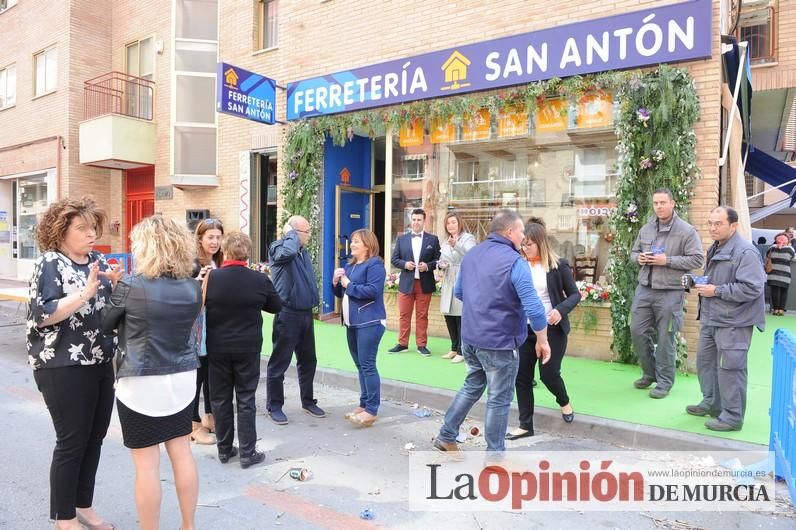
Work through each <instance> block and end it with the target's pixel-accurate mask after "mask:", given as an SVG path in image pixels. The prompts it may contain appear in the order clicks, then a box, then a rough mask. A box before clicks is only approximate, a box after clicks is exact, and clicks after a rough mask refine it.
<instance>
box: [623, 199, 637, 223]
mask: <svg viewBox="0 0 796 530" xmlns="http://www.w3.org/2000/svg"><path fill="white" fill-rule="evenodd" d="M625 219H627V220H628V221H629V222H631V223H637V222H638V206H636V205H635V204H631V205H630V206H628V207H627V210H626V211H625Z"/></svg>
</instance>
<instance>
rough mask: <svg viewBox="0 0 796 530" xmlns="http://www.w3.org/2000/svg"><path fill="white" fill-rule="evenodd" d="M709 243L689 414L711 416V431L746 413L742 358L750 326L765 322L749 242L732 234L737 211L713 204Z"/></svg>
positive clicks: (760, 281)
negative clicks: (696, 393)
mask: <svg viewBox="0 0 796 530" xmlns="http://www.w3.org/2000/svg"><path fill="white" fill-rule="evenodd" d="M708 219H709V220H708V226H709V229H710V237H711V238H712V239H713V241H714V243H713V244H712V245H711V246H710V248H709V249H708V252H707V259H706V265H705V277H703V278H700V280H705V281H704V282H703V281H700V283H697V284H694V285H693V288H694V289H696V291H697V293H699V309H698V313H697V319H698V320H699V322H700V323H701V324H702V328H701V329H700V331H699V347H698V352H697V374H698V376H699V388H700V390H701V391H702V401H701V402H700V403H699V404H698V405H689V406H688V407H686V412H688V414H691V415H692V416H713V418H714V419H710V420H708V421H707V422H705V427H707V428H708V429H710V430H711V431H722V432H726V431H740V430H741V428H742V427H743V419H744V414H745V413H746V383H747V378H746V376H747V371H746V359H747V355H748V354H749V345H750V344H751V343H752V331H753V330H754V328H755V327H757V328H758V329H759V330H760V331H763V329H764V327H765V303H764V300H763V297H764V293H765V292H764V288H765V285H766V274H765V271H764V270H763V262H762V260H761V259H760V254H759V253H758V252H757V249H756V248H755V246H754V245H753V244H752V243H751V242H750V241H747V240H745V239H744V238H743V237H741V235H740V234H738V232H737V230H738V212H736V211H735V210H734V209H733V208H730V207H729V206H719V207H718V208H715V209H714V210H713V211H712V212H711V213H710V217H709V218H708ZM689 283H691V282H689Z"/></svg>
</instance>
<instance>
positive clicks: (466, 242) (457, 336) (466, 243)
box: [437, 212, 476, 363]
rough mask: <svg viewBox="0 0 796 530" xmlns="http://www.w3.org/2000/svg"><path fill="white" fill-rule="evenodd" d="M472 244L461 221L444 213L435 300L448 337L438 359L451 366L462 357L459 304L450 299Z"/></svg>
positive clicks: (470, 237)
mask: <svg viewBox="0 0 796 530" xmlns="http://www.w3.org/2000/svg"><path fill="white" fill-rule="evenodd" d="M475 245H476V242H475V237H473V235H472V234H469V233H467V232H465V231H464V224H462V218H461V217H459V214H458V213H456V212H448V214H447V215H446V216H445V239H443V241H442V245H440V248H441V257H440V259H439V261H437V268H438V269H440V270H442V271H444V276H443V277H442V292H441V293H440V297H439V309H440V311H441V312H442V314H443V316H444V317H445V324H446V325H447V327H448V335H450V338H451V350H450V351H449V352H448V353H446V354H445V355H443V356H442V358H443V359H450V360H451V362H452V363H460V362H462V361H464V357H462V339H461V336H462V302H461V300H459V299H458V298H456V297H455V296H453V287H454V286H455V285H456V278H458V276H459V266H460V265H461V263H462V259H463V258H464V255H465V254H467V252H469V251H470V249H472V248H473V247H474V246H475Z"/></svg>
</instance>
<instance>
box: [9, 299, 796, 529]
mask: <svg viewBox="0 0 796 530" xmlns="http://www.w3.org/2000/svg"><path fill="white" fill-rule="evenodd" d="M15 309H16V306H15V304H10V303H0V372H2V373H3V374H4V377H3V379H2V383H0V415H2V416H1V417H5V418H6V419H7V422H8V423H7V428H6V429H5V430H4V431H3V434H4V440H3V443H2V444H1V445H0V462H2V463H3V472H4V477H3V481H2V482H1V483H0V498H2V499H3V502H2V503H0V528H9V529H40V528H41V529H45V528H51V527H52V525H51V523H50V522H49V521H48V520H47V513H48V496H49V492H48V470H49V462H50V456H51V452H52V447H53V443H54V434H53V430H52V425H51V422H50V418H49V415H48V414H47V410H46V408H45V407H44V404H43V401H42V399H41V396H40V395H39V393H38V391H37V390H36V386H35V383H34V382H33V377H32V374H31V371H30V368H29V367H28V366H27V364H26V353H25V351H24V337H23V332H24V326H22V325H18V324H17V325H14V324H13V319H14V317H15V315H14V313H15ZM335 378H338V380H339V381H341V384H340V385H332V384H331V383H332V382H334V380H335ZM318 379H319V380H322V381H325V383H326V384H322V383H321V382H319V383H318V384H317V385H316V394H317V396H316V397H318V399H319V405H321V406H322V407H324V408H325V410H326V411H327V413H328V417H327V418H324V419H315V418H312V417H310V416H309V415H307V414H304V413H303V412H302V411H301V409H300V406H299V399H298V388H297V385H296V382H295V380H294V379H293V378H288V380H287V381H286V397H287V403H286V406H285V412H286V414H287V415H288V416H289V418H290V424H289V425H287V426H277V425H274V424H273V423H271V422H270V421H269V420H268V418H267V417H266V416H265V415H264V395H263V391H264V385H260V391H259V392H258V400H257V403H258V406H260V407H261V409H260V411H259V413H258V417H257V428H258V436H259V438H260V439H259V442H258V445H259V447H260V448H261V449H264V450H265V451H267V454H268V459H267V460H266V462H265V464H263V465H261V466H258V467H253V468H250V469H247V470H242V469H240V467H239V466H238V465H237V461H236V460H233V461H232V462H230V463H229V464H227V465H222V464H221V463H219V462H218V460H217V458H216V456H215V455H216V451H215V448H214V447H212V446H197V445H194V446H193V450H194V455H195V457H196V460H197V464H198V468H199V476H200V482H201V484H200V492H199V507H198V509H197V526H198V528H200V529H233V528H234V529H261V528H300V529H304V528H307V529H310V528H334V529H337V528H346V529H358V528H376V527H382V528H455V529H457V530H458V529H480V528H484V529H486V528H489V529H493V528H494V529H506V528H575V527H578V526H581V527H589V528H632V529H647V528H649V529H652V528H678V529H685V528H711V529H713V528H716V529H725V528H744V529H745V528H771V529H786V528H787V529H792V528H796V518H794V514H793V512H792V508H791V507H790V506H789V504H788V503H787V501H786V500H785V499H784V497H783V498H781V499H780V500H779V503H778V504H779V505H780V507H781V509H782V510H786V509H787V510H789V511H787V512H782V513H774V514H758V513H737V512H732V513H730V512H728V513H694V512H687V513H681V512H666V513H648V512H647V513H635V512H577V511H573V512H526V513H508V512H467V511H461V512H445V513H432V512H413V511H409V508H408V504H407V498H408V486H407V483H408V452H407V451H406V450H405V445H406V444H407V443H412V444H414V445H415V446H416V448H417V449H418V450H426V449H428V448H430V442H431V440H432V438H433V437H434V435H435V434H436V433H437V432H438V430H439V426H440V422H441V419H442V417H441V414H440V413H439V412H438V411H434V412H433V413H432V415H431V416H430V417H428V418H419V417H416V416H414V415H413V414H412V412H413V410H414V409H413V408H412V404H413V403H412V402H411V400H412V399H415V398H420V397H421V394H418V393H416V392H421V391H422V390H423V389H422V388H419V389H410V391H409V392H408V393H407V391H406V390H405V389H404V390H400V391H399V390H398V389H399V388H403V387H402V386H401V385H396V386H395V387H394V388H393V387H389V386H387V387H386V389H385V393H386V394H387V397H388V398H390V399H387V400H385V402H384V404H383V407H382V409H381V411H380V419H379V421H378V422H377V424H376V425H375V426H374V427H372V428H370V429H358V428H356V427H355V426H353V425H351V424H349V423H348V422H347V421H346V420H345V419H344V418H343V415H344V413H345V412H346V411H348V410H350V409H351V408H352V407H353V406H354V405H355V404H356V401H357V395H358V393H357V392H354V391H352V390H351V389H349V388H346V386H348V384H349V383H345V382H344V381H343V379H344V378H343V377H342V376H340V375H339V374H335V373H332V372H324V373H323V374H322V375H319V377H318ZM395 392H403V393H402V394H401V397H403V398H407V397H408V398H409V399H410V401H404V400H399V399H396V398H397V396H395V395H394V394H395ZM437 399H439V400H443V401H444V400H445V399H449V396H444V395H442V396H441V397H437V398H435V397H433V396H430V397H428V401H423V402H420V404H421V405H427V406H430V407H431V408H433V407H435V406H438V405H439V402H437V401H435V400H437ZM415 400H416V399H415ZM444 406H446V404H445V403H443V404H442V405H441V407H440V408H444ZM578 421H579V419H576V423H577V422H578ZM467 424H468V425H479V426H482V423H480V421H479V416H478V410H476V413H475V414H474V416H473V418H470V419H469V420H468V422H467ZM543 430H544V427H543ZM622 432H624V431H622ZM606 436H607V435H605V433H602V434H601V435H600V437H601V438H605V437H606ZM627 442H628V440H627V439H626V438H621V437H619V438H618V439H617V440H616V442H615V443H610V441H606V440H598V439H595V438H593V437H589V436H586V435H584V434H583V433H581V432H578V435H577V436H565V435H562V434H560V433H555V432H542V433H540V434H538V435H537V436H535V437H533V438H529V439H526V440H523V441H522V443H519V442H518V443H515V444H514V445H513V447H512V449H519V448H524V449H533V450H539V451H553V450H555V451H578V450H598V451H599V450H617V449H626V448H628V447H629V445H628V443H627ZM641 445H643V444H641ZM483 447H484V443H483V438H482V437H478V438H472V439H470V440H468V441H467V442H465V443H464V448H465V449H466V450H483ZM628 450H633V449H628ZM291 467H305V468H308V469H309V470H310V471H311V473H312V474H311V476H310V478H309V480H307V481H306V482H298V481H295V480H293V479H291V478H290V477H289V476H287V475H286V474H285V472H286V471H287V470H288V469H289V468H291ZM133 479H134V470H133V465H132V462H131V460H130V455H129V451H128V450H127V449H126V448H125V447H124V446H123V445H122V441H121V430H120V428H119V423H118V419H117V417H116V415H115V414H114V418H113V420H112V422H111V428H110V431H109V434H108V437H107V438H106V440H105V444H104V446H103V454H102V461H101V463H100V468H99V472H98V476H97V489H96V495H95V507H96V508H97V510H98V511H99V512H100V513H101V514H102V515H104V516H105V517H106V518H108V519H109V520H111V521H113V522H114V523H115V524H116V525H117V528H119V529H122V530H128V529H133V528H137V524H136V513H135V504H134V500H133ZM161 481H162V487H163V503H162V518H161V521H162V525H161V527H162V528H177V527H178V526H179V515H178V510H177V500H176V496H175V493H174V485H173V479H172V476H171V469H170V466H169V463H168V458H167V457H166V455H165V452H162V466H161ZM781 489H782V488H780V490H781ZM781 495H782V493H780V495H778V496H781ZM366 507H368V508H370V509H371V510H373V512H374V513H375V518H374V519H373V520H372V521H365V520H362V519H360V517H359V514H360V512H361V510H362V509H364V508H366Z"/></svg>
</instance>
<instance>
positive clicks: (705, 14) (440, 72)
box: [287, 0, 713, 120]
mask: <svg viewBox="0 0 796 530" xmlns="http://www.w3.org/2000/svg"><path fill="white" fill-rule="evenodd" d="M712 9H713V8H712V5H711V0H693V1H691V2H685V3H682V4H674V5H668V6H663V7H656V8H652V9H645V10H643V11H635V12H632V13H624V14H622V15H616V16H612V17H605V18H599V19H594V20H588V21H585V22H578V23H575V24H567V25H564V26H557V27H555V28H549V29H545V30H540V31H533V32H530V33H524V34H522V35H515V36H512V37H504V38H500V39H495V40H491V41H485V42H479V43H475V44H468V45H465V46H459V47H456V48H448V49H446V50H441V51H436V52H431V53H427V54H424V55H418V56H415V57H410V58H407V59H400V60H396V61H389V62H385V63H381V64H375V65H371V66H366V67H363V68H357V69H355V70H346V71H343V72H337V73H334V74H330V75H326V76H322V77H314V78H311V79H304V80H302V81H296V82H293V83H290V84H288V88H287V92H288V98H287V106H288V108H287V118H288V119H289V120H295V119H300V118H307V117H311V116H319V115H324V114H334V113H338V112H346V111H352V110H357V109H366V108H371V107H377V106H382V105H394V104H396V103H404V102H408V101H414V100H418V99H426V98H434V97H442V96H451V95H455V94H463V93H466V92H473V91H476V90H488V89H493V88H499V87H505V86H512V85H519V84H525V83H530V82H533V81H540V80H544V79H550V78H553V77H569V76H572V75H576V74H587V73H593V72H603V71H607V70H623V69H627V68H636V67H640V66H646V65H652V64H660V63H671V62H681V61H690V60H694V59H701V58H705V57H710V55H711V44H712V25H711V18H712Z"/></svg>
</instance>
